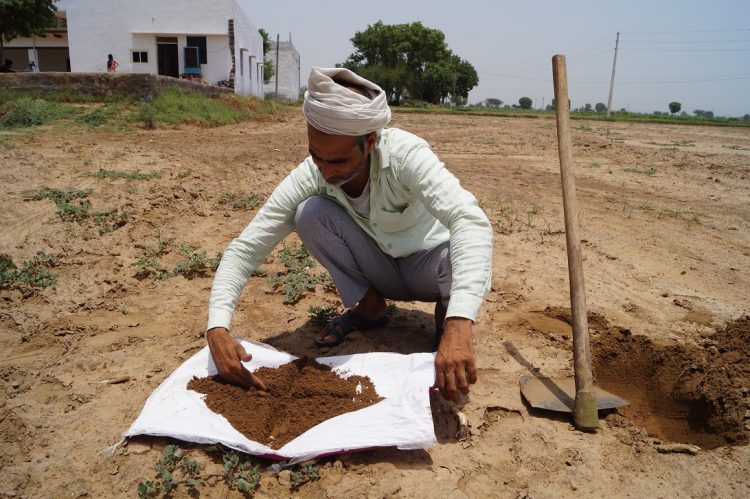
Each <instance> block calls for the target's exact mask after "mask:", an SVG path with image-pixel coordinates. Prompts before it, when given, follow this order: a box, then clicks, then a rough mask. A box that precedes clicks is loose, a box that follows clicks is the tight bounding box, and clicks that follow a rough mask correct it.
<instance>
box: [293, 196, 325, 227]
mask: <svg viewBox="0 0 750 499" xmlns="http://www.w3.org/2000/svg"><path fill="white" fill-rule="evenodd" d="M331 203H332V202H331V201H330V200H328V199H326V198H324V197H321V196H313V197H311V198H307V199H306V200H304V201H302V202H301V203H300V204H299V205H298V206H297V211H296V213H295V214H294V228H295V230H296V231H297V234H299V236H300V237H305V235H307V234H309V233H310V231H315V230H316V228H317V227H318V226H319V225H318V224H319V223H320V221H321V219H322V217H323V215H324V214H325V213H326V208H328V209H329V210H330V207H331Z"/></svg>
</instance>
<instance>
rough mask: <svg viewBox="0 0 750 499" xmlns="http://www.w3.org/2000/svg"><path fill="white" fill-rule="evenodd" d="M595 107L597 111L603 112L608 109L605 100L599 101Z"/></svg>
mask: <svg viewBox="0 0 750 499" xmlns="http://www.w3.org/2000/svg"><path fill="white" fill-rule="evenodd" d="M594 109H596V112H597V113H603V112H604V111H606V110H607V106H606V105H605V104H604V103H603V102H597V103H596V105H595V106H594Z"/></svg>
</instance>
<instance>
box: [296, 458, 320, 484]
mask: <svg viewBox="0 0 750 499" xmlns="http://www.w3.org/2000/svg"><path fill="white" fill-rule="evenodd" d="M290 478H291V481H292V486H291V489H292V490H297V489H299V488H300V487H302V486H303V485H304V484H306V483H308V482H316V481H318V480H320V474H319V473H318V467H317V466H315V465H314V464H311V465H309V466H302V467H300V468H299V469H298V470H296V471H294V470H293V471H292V473H291V475H290Z"/></svg>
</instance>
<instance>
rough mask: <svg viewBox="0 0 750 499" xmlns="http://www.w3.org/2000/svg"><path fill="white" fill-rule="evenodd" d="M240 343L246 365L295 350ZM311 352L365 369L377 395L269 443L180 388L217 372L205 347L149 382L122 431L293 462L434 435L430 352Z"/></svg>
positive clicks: (418, 444) (424, 443)
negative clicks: (276, 444)
mask: <svg viewBox="0 0 750 499" xmlns="http://www.w3.org/2000/svg"><path fill="white" fill-rule="evenodd" d="M242 344H243V346H244V347H245V348H246V349H247V351H248V352H249V353H251V354H252V356H253V360H252V361H250V362H247V363H245V365H246V367H247V368H248V369H249V370H251V371H255V370H257V369H258V368H260V367H278V366H280V365H282V364H286V363H288V362H291V361H292V360H294V359H295V358H296V357H294V356H293V355H290V354H288V353H284V352H279V351H277V350H275V349H273V348H272V347H268V346H267V345H263V344H261V343H257V342H250V341H245V340H243V341H242ZM317 360H318V362H320V363H322V364H327V365H329V366H331V367H332V368H333V369H334V370H335V371H337V372H342V373H344V375H347V374H351V375H355V374H356V375H361V376H369V378H370V379H371V380H372V382H373V384H374V385H375V389H376V390H377V392H378V394H379V395H380V396H381V397H383V399H384V400H382V401H380V402H379V403H377V404H375V405H372V406H370V407H366V408H364V409H360V410H359V411H355V412H350V413H346V414H342V415H340V416H337V417H335V418H332V419H329V420H327V421H324V422H322V423H320V424H319V425H317V426H315V427H313V428H311V429H310V430H308V431H306V432H305V433H303V434H302V435H300V436H299V437H297V438H295V439H294V440H292V441H291V442H289V443H287V444H286V445H285V446H283V447H281V448H280V449H277V450H274V449H271V448H270V447H267V446H265V445H262V444H260V443H258V442H254V441H252V440H249V439H247V438H246V437H245V436H244V435H242V434H241V433H240V432H238V431H237V430H235V429H234V428H233V427H232V426H231V425H230V424H229V422H228V421H227V420H226V419H225V418H224V417H223V416H220V415H219V414H216V413H214V412H212V411H211V410H209V409H208V407H206V404H205V403H204V402H203V395H201V394H199V393H197V392H194V391H192V390H188V389H187V388H186V386H187V383H188V382H189V381H190V380H191V379H192V378H193V376H198V377H205V376H212V375H214V374H217V370H216V366H215V365H214V363H213V360H212V359H211V355H210V354H209V351H208V347H206V348H204V349H203V350H201V351H200V352H198V353H196V354H195V355H194V356H193V357H191V358H190V359H188V360H187V361H185V363H183V364H182V365H181V366H180V367H178V368H177V370H175V372H173V373H172V374H171V375H170V376H169V377H168V378H167V379H166V380H164V382H163V383H162V384H161V385H159V387H158V388H157V389H156V390H154V392H153V393H152V394H151V396H150V397H149V398H148V400H146V404H145V406H144V407H143V410H142V411H141V414H140V415H139V416H138V418H137V419H136V420H135V421H134V422H133V424H132V425H131V426H130V428H129V429H128V430H127V431H126V432H125V433H124V434H123V436H124V437H132V436H135V435H154V436H163V437H173V438H176V439H179V440H184V441H187V442H196V443H203V444H214V443H221V444H223V445H225V446H227V447H230V448H232V449H236V450H238V451H241V452H246V453H248V454H253V455H258V456H264V457H270V458H276V459H284V460H287V459H289V460H292V461H295V462H296V461H302V460H305V459H310V458H313V457H316V456H321V455H325V454H334V453H338V452H345V451H352V450H358V449H366V448H372V447H390V446H396V447H398V448H399V449H422V448H426V447H429V446H431V445H434V444H435V443H436V442H437V439H436V437H435V430H434V427H433V423H432V412H431V410H430V398H429V388H430V386H432V384H433V382H434V378H435V367H434V362H435V356H434V354H432V353H415V354H411V355H402V354H396V353H366V354H356V355H342V356H338V357H320V358H318V359H317ZM247 410H248V411H252V410H253V409H252V407H248V409H247ZM310 410H311V411H314V410H315V408H314V407H311V408H310Z"/></svg>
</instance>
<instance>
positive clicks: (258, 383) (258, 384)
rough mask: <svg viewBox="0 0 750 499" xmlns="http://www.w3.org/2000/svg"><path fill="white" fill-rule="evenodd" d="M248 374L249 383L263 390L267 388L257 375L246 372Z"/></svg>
mask: <svg viewBox="0 0 750 499" xmlns="http://www.w3.org/2000/svg"><path fill="white" fill-rule="evenodd" d="M248 374H250V379H251V383H252V385H253V386H254V387H255V388H257V389H258V390H263V391H266V390H267V388H266V385H265V383H263V381H262V380H261V379H260V378H259V377H257V376H256V375H255V374H253V373H248Z"/></svg>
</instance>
